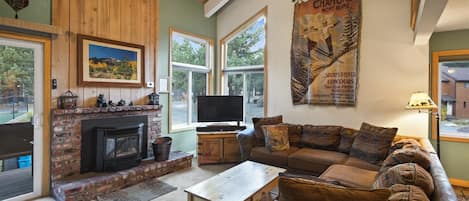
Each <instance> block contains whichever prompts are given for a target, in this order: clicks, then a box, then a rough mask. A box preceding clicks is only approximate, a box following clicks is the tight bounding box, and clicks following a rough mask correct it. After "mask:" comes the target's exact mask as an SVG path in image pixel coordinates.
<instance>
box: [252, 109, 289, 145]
mask: <svg viewBox="0 0 469 201" xmlns="http://www.w3.org/2000/svg"><path fill="white" fill-rule="evenodd" d="M282 119H283V118H282V115H279V116H275V117H262V118H257V117H254V118H252V123H253V124H254V135H255V136H256V145H258V146H264V145H265V141H264V132H263V131H262V128H261V126H263V125H275V124H280V123H282V121H283V120H282Z"/></svg>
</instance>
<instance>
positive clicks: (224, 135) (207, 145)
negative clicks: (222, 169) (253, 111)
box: [197, 131, 241, 165]
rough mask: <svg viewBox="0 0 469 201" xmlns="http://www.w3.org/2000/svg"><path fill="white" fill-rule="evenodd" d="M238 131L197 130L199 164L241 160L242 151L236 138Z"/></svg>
mask: <svg viewBox="0 0 469 201" xmlns="http://www.w3.org/2000/svg"><path fill="white" fill-rule="evenodd" d="M238 132H239V131H214V132H197V161H198V163H199V165H204V164H217V163H236V162H239V161H240V160H241V152H240V150H239V143H238V140H237V139H236V135H237V134H238Z"/></svg>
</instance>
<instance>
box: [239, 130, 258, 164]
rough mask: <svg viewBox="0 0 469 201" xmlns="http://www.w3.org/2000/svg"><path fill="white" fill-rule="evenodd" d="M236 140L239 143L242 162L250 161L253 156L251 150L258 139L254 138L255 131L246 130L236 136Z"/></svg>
mask: <svg viewBox="0 0 469 201" xmlns="http://www.w3.org/2000/svg"><path fill="white" fill-rule="evenodd" d="M236 139H237V140H238V142H239V149H240V151H241V161H245V160H248V159H249V156H250V155H251V149H252V148H253V147H254V145H255V142H256V137H255V136H254V129H253V128H247V129H244V130H242V131H240V132H238V134H237V135H236Z"/></svg>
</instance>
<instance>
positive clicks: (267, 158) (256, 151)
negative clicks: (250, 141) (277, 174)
mask: <svg viewBox="0 0 469 201" xmlns="http://www.w3.org/2000/svg"><path fill="white" fill-rule="evenodd" d="M297 150H298V148H296V147H290V149H288V150H287V151H275V152H271V151H269V150H267V148H265V147H254V148H252V150H251V157H250V160H253V161H256V162H260V163H265V164H269V165H273V166H279V167H287V166H288V155H290V154H291V153H294V152H295V151H297Z"/></svg>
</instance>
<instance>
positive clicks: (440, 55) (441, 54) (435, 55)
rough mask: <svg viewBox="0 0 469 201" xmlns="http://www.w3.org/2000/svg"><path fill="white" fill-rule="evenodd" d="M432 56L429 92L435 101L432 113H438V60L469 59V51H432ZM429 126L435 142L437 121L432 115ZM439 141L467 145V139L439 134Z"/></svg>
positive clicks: (468, 140) (439, 102)
mask: <svg viewBox="0 0 469 201" xmlns="http://www.w3.org/2000/svg"><path fill="white" fill-rule="evenodd" d="M431 56H432V58H431V59H432V61H431V62H432V63H431V67H430V73H429V75H430V83H431V84H430V89H431V90H430V91H431V98H432V100H434V101H435V103H436V104H437V106H438V108H436V109H433V110H432V112H433V113H438V114H439V115H441V114H440V113H439V109H440V107H441V100H440V81H441V80H440V65H439V64H440V60H446V59H448V58H451V57H467V58H469V49H462V50H444V51H434V52H432V54H431ZM429 122H430V124H431V126H430V128H431V131H430V132H431V138H432V139H434V140H436V138H437V137H436V133H437V120H436V118H434V117H433V116H432V115H430V120H429ZM440 140H441V141H448V142H465V143H469V138H462V137H454V136H451V137H450V136H445V135H444V134H443V133H441V132H440Z"/></svg>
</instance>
